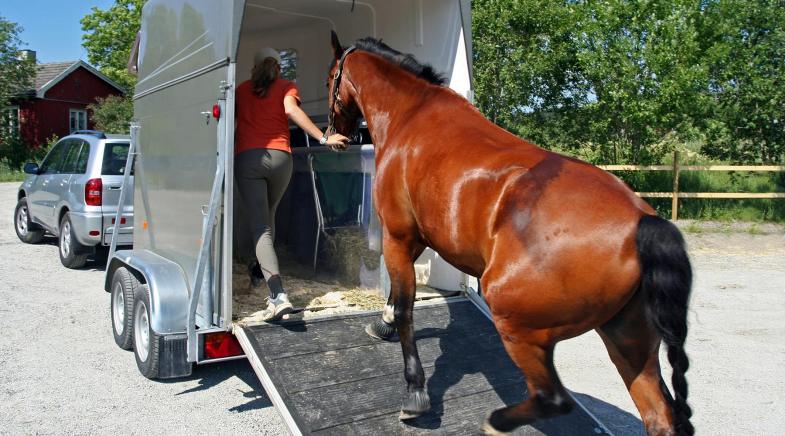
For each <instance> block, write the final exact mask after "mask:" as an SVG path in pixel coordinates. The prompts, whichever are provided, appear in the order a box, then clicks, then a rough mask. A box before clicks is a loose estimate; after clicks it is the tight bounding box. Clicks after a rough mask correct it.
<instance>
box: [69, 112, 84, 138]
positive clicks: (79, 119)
mask: <svg viewBox="0 0 785 436" xmlns="http://www.w3.org/2000/svg"><path fill="white" fill-rule="evenodd" d="M69 115H70V120H71V121H70V124H69V125H70V126H71V133H74V132H75V131H77V130H87V111H86V110H83V109H71V110H69Z"/></svg>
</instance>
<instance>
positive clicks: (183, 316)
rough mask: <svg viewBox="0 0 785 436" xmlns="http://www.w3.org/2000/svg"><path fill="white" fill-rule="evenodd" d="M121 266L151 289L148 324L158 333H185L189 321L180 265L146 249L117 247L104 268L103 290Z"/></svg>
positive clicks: (183, 274)
mask: <svg viewBox="0 0 785 436" xmlns="http://www.w3.org/2000/svg"><path fill="white" fill-rule="evenodd" d="M121 266H124V267H126V268H128V270H129V271H131V273H132V274H134V275H135V276H136V278H137V280H139V282H140V283H146V284H147V286H148V287H149V289H150V318H151V319H150V323H151V326H152V329H153V331H155V332H156V333H158V334H161V335H169V334H176V333H185V331H186V326H187V324H188V322H187V321H188V284H187V282H186V276H185V272H184V271H183V269H182V268H181V267H180V265H178V264H176V263H174V262H172V261H170V260H168V259H166V258H163V257H161V256H159V255H157V254H155V253H153V252H151V251H149V250H118V251H117V252H115V254H114V257H112V259H111V260H110V261H109V266H108V267H107V268H106V280H105V282H104V290H106V291H107V292H109V291H110V290H111V282H112V275H113V274H114V272H115V270H117V268H119V267H121Z"/></svg>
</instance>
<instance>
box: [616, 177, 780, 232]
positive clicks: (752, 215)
mask: <svg viewBox="0 0 785 436" xmlns="http://www.w3.org/2000/svg"><path fill="white" fill-rule="evenodd" d="M616 174H617V175H618V176H619V177H620V178H621V179H622V180H624V181H625V182H626V183H627V184H629V185H630V186H631V187H632V188H633V189H634V190H636V191H638V192H669V191H671V190H672V182H673V179H672V178H673V173H672V172H671V171H620V172H616ZM679 191H681V192H751V193H754V192H785V173H763V172H730V171H729V172H715V171H712V172H709V171H684V172H682V173H681V174H680V177H679ZM646 201H648V202H649V204H651V205H652V207H654V208H655V209H656V210H657V213H659V214H660V216H664V217H670V216H671V204H672V203H671V199H670V198H647V199H646ZM679 218H680V219H698V220H713V221H752V222H764V221H768V222H785V199H704V198H682V199H679Z"/></svg>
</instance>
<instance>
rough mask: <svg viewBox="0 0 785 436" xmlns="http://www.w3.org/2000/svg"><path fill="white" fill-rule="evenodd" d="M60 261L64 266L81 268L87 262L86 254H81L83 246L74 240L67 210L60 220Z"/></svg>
mask: <svg viewBox="0 0 785 436" xmlns="http://www.w3.org/2000/svg"><path fill="white" fill-rule="evenodd" d="M58 239H59V241H60V243H59V246H60V250H59V251H60V262H61V263H62V264H63V266H64V267H66V268H70V269H75V268H81V267H83V266H84V265H85V263H87V255H86V254H83V253H82V252H83V251H84V246H83V245H82V244H80V243H79V241H77V240H76V236H75V235H74V228H73V226H72V225H71V216H70V214H69V213H68V212H66V214H65V215H63V219H62V220H61V221H60V237H59V238H58Z"/></svg>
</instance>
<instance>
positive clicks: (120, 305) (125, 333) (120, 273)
mask: <svg viewBox="0 0 785 436" xmlns="http://www.w3.org/2000/svg"><path fill="white" fill-rule="evenodd" d="M137 287H139V281H138V280H136V277H134V275H133V274H131V272H130V271H128V269H126V268H125V267H122V266H121V267H120V268H117V270H115V272H114V274H113V275H112V287H111V290H112V291H111V294H110V295H111V296H110V300H109V316H110V317H111V319H112V336H114V342H115V343H116V344H117V346H118V347H120V348H122V349H123V350H130V349H132V348H133V347H134V315H133V313H134V292H136V288H137Z"/></svg>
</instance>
